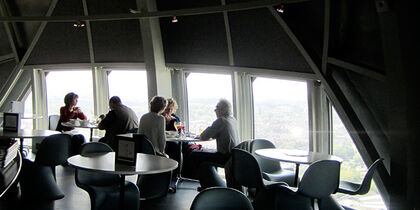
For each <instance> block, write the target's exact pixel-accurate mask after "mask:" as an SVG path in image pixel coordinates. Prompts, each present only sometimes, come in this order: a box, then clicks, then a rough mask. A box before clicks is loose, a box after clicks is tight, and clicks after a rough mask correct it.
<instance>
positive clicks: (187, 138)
mask: <svg viewBox="0 0 420 210" xmlns="http://www.w3.org/2000/svg"><path fill="white" fill-rule="evenodd" d="M117 136H122V137H128V138H133V134H132V133H125V134H118V135H117ZM212 140H215V139H209V140H201V139H196V138H192V137H186V136H184V137H168V136H166V141H176V142H196V141H212Z"/></svg>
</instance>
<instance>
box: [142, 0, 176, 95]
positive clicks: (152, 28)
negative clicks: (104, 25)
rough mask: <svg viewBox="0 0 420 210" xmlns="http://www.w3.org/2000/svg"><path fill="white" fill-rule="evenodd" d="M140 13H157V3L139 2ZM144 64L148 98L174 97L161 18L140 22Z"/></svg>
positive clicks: (153, 1)
mask: <svg viewBox="0 0 420 210" xmlns="http://www.w3.org/2000/svg"><path fill="white" fill-rule="evenodd" d="M137 7H139V9H140V11H148V12H156V11H157V7H156V1H155V0H146V1H141V0H137ZM140 28H141V36H142V40H143V53H144V62H145V66H146V72H147V85H148V98H149V100H150V99H151V98H152V97H153V96H155V95H159V96H163V97H172V83H171V73H170V71H169V70H168V69H166V64H165V56H164V52H163V46H162V37H161V32H160V23H159V18H147V19H141V20H140Z"/></svg>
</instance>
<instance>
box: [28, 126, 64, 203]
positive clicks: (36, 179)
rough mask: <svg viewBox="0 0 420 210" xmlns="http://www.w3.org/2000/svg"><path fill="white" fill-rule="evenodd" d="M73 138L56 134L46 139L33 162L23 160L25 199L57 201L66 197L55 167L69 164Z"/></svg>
mask: <svg viewBox="0 0 420 210" xmlns="http://www.w3.org/2000/svg"><path fill="white" fill-rule="evenodd" d="M70 141H71V137H70V135H67V134H55V135H51V136H48V137H46V138H45V139H44V140H43V141H42V142H41V144H40V145H39V150H38V152H37V155H36V157H35V161H34V162H32V161H30V160H28V159H23V163H22V172H21V175H20V186H21V193H22V198H23V199H35V200H57V199H61V198H63V197H64V194H63V192H62V191H61V190H60V189H59V188H58V186H57V183H56V176H55V166H57V165H61V164H64V163H66V162H67V158H68V157H69V148H70Z"/></svg>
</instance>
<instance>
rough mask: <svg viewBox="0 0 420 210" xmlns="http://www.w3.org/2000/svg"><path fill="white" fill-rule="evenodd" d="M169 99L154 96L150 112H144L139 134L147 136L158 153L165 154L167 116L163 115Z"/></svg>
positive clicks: (150, 104)
mask: <svg viewBox="0 0 420 210" xmlns="http://www.w3.org/2000/svg"><path fill="white" fill-rule="evenodd" d="M167 103H168V102H167V100H166V99H165V98H163V97H161V96H154V97H153V98H152V100H150V103H149V110H150V112H148V113H146V114H144V115H143V116H142V117H141V118H140V122H139V130H138V133H139V134H143V135H145V136H147V138H148V139H149V140H150V142H152V144H153V147H154V148H155V151H156V153H158V154H159V155H164V156H166V155H165V146H166V137H165V124H166V123H165V117H163V116H162V113H163V111H164V110H165V108H166V106H167Z"/></svg>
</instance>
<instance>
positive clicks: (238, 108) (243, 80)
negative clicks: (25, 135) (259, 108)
mask: <svg viewBox="0 0 420 210" xmlns="http://www.w3.org/2000/svg"><path fill="white" fill-rule="evenodd" d="M232 83H233V96H234V97H233V113H234V116H235V118H236V119H237V120H238V126H239V135H240V138H241V140H249V139H252V138H253V136H254V130H253V126H252V125H253V124H254V113H253V110H254V109H253V103H252V95H251V93H252V87H251V76H250V75H248V74H246V73H243V72H234V73H233V77H232Z"/></svg>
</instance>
